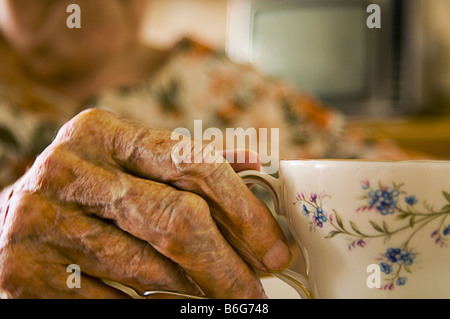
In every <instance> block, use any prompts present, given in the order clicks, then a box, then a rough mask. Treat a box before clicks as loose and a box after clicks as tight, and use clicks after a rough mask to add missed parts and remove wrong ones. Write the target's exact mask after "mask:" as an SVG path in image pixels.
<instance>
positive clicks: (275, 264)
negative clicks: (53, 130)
mask: <svg viewBox="0 0 450 319" xmlns="http://www.w3.org/2000/svg"><path fill="white" fill-rule="evenodd" d="M77 134H78V138H77V139H74V141H77V144H72V145H71V146H72V147H77V148H78V149H77V153H78V154H85V156H86V157H87V158H90V157H93V156H94V154H93V152H97V154H95V157H96V158H98V157H99V156H101V155H102V154H107V155H108V157H105V158H104V159H103V161H105V162H108V163H110V164H111V165H112V164H113V163H115V164H116V165H119V166H120V167H121V168H122V169H123V170H126V171H127V172H131V173H133V174H134V175H136V176H139V177H143V178H146V179H150V180H155V181H159V182H163V183H168V184H170V185H172V186H174V187H176V188H178V189H182V190H185V191H190V192H194V193H196V194H198V195H200V196H201V197H202V198H205V199H206V200H207V202H208V204H209V206H210V207H211V212H212V214H213V217H214V220H215V221H216V222H217V224H218V226H219V227H220V229H221V231H222V232H223V233H224V234H225V236H226V238H227V240H228V241H229V242H230V243H231V244H232V245H233V247H234V248H235V249H236V250H237V251H238V252H239V253H240V254H241V256H243V257H244V258H245V259H246V260H247V261H248V262H249V263H250V264H251V265H252V266H254V267H257V268H258V269H260V270H263V271H279V270H281V269H283V268H285V267H286V266H287V265H288V264H289V262H290V260H291V253H290V251H289V248H288V247H287V244H286V243H287V241H286V238H285V237H284V235H283V232H282V230H281V228H280V227H279V226H278V224H277V222H276V221H275V219H274V218H273V216H272V215H271V213H270V211H269V210H268V208H267V207H266V205H265V204H264V203H263V202H261V201H260V200H258V199H257V198H256V197H255V196H254V195H253V194H252V193H251V191H250V190H249V189H248V188H247V186H246V185H245V184H244V183H243V181H242V180H241V178H240V177H239V176H238V175H237V174H236V173H235V172H234V171H233V169H232V168H231V166H230V165H229V164H227V163H226V162H225V161H224V160H223V158H222V156H220V154H206V155H207V156H212V157H213V159H214V160H213V161H211V158H207V160H206V161H204V162H202V163H195V157H196V154H197V153H198V152H200V153H202V147H200V148H197V147H195V146H194V144H191V142H190V140H189V139H181V140H180V139H176V138H174V137H173V136H172V134H171V133H170V132H166V131H158V130H153V129H148V128H145V127H142V126H139V125H136V124H134V123H131V122H129V121H125V120H123V119H120V118H118V117H116V116H115V115H113V114H111V113H108V112H104V111H99V110H91V111H87V112H84V113H82V114H81V115H79V116H78V117H77V118H76V119H75V120H74V121H72V122H70V123H68V124H67V125H66V126H65V128H64V129H63V130H62V131H60V133H59V134H58V137H57V139H56V142H58V141H64V140H65V137H67V136H74V135H77ZM175 136H176V135H175ZM79 141H84V142H83V143H78V142H79ZM180 143H181V144H183V143H187V144H186V145H180ZM96 145H97V146H96ZM93 146H94V147H93ZM185 147H186V149H191V150H193V152H192V154H189V156H190V157H191V159H192V160H191V161H190V162H189V161H188V162H179V161H175V160H174V158H173V156H174V154H173V151H174V150H175V149H180V148H182V149H184V148H185ZM202 155H205V154H204V153H203V154H202ZM97 160H98V159H97ZM205 162H206V163H205ZM208 163H210V164H208Z"/></svg>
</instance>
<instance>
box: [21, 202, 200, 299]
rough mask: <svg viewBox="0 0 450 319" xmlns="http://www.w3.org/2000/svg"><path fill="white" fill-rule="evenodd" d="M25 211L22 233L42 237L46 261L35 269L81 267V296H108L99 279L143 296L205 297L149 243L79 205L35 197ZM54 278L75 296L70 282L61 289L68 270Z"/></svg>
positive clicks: (24, 204) (55, 273)
mask: <svg viewBox="0 0 450 319" xmlns="http://www.w3.org/2000/svg"><path fill="white" fill-rule="evenodd" d="M30 208H31V209H30ZM21 209H22V210H24V209H27V211H28V214H27V215H28V216H27V220H26V222H24V224H23V226H22V228H24V229H28V228H33V229H34V230H35V231H38V232H39V237H38V238H37V239H35V240H34V241H33V246H35V248H36V249H38V251H40V254H38V256H39V257H38V258H41V259H42V260H39V261H38V262H37V263H34V264H37V265H42V264H44V265H55V266H52V267H53V268H56V267H58V266H60V265H61V264H63V265H66V266H65V267H67V265H69V264H76V265H77V266H78V267H79V270H80V271H81V273H82V274H83V278H82V279H81V281H82V287H83V290H77V291H75V293H76V294H78V295H80V296H83V295H85V296H89V295H92V296H102V294H103V295H107V293H108V292H109V291H110V290H111V287H110V286H107V285H105V284H104V283H103V282H102V281H99V280H95V279H99V278H101V279H106V280H109V281H114V282H118V283H121V284H123V285H125V286H127V287H132V288H133V289H134V290H135V291H137V293H138V294H140V295H142V294H143V292H144V291H147V290H174V291H179V292H184V293H190V294H194V295H202V294H203V293H202V292H201V290H200V289H199V288H198V287H197V286H196V285H195V284H194V283H193V282H192V280H191V279H190V278H188V277H187V276H186V274H185V273H184V272H183V271H182V270H181V268H180V267H179V266H178V265H177V264H175V263H174V262H172V261H171V260H169V259H167V258H166V257H164V256H162V255H161V254H160V253H158V252H157V251H156V250H155V249H154V248H153V247H151V246H150V245H149V244H148V243H146V242H145V241H142V240H139V239H138V238H135V237H133V236H131V235H130V234H128V233H126V232H123V231H121V230H120V229H118V228H117V227H116V226H114V225H113V224H111V223H108V222H105V221H104V220H100V219H98V218H96V217H95V216H87V215H85V214H84V213H83V212H82V211H81V210H80V209H79V208H77V207H76V206H74V205H67V204H61V203H59V202H57V201H55V200H50V199H48V198H46V197H44V196H42V195H40V196H37V195H30V196H28V198H24V199H23V200H22V203H21ZM49 247H50V248H51V249H50V248H49ZM51 274H52V275H51V276H47V279H46V280H45V282H49V283H51V282H53V281H58V284H57V283H56V282H55V283H54V284H53V285H52V284H50V286H54V287H55V288H57V289H56V290H58V291H61V292H62V291H63V290H64V293H67V294H68V295H73V291H72V290H70V289H69V290H67V289H64V288H70V287H67V285H66V281H63V284H61V282H62V281H61V280H62V279H64V278H66V279H67V278H68V276H69V274H67V272H66V269H63V271H59V270H58V271H56V270H53V271H51ZM85 277H86V278H87V280H85ZM81 281H80V282H81ZM108 294H109V295H111V292H109V293H108ZM115 294H116V295H120V294H117V293H115ZM112 295H114V294H112Z"/></svg>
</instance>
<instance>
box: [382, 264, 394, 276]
mask: <svg viewBox="0 0 450 319" xmlns="http://www.w3.org/2000/svg"><path fill="white" fill-rule="evenodd" d="M380 270H381V271H382V272H384V273H385V274H386V275H389V274H390V273H391V271H392V267H391V266H390V265H389V264H388V263H385V262H382V263H381V264H380Z"/></svg>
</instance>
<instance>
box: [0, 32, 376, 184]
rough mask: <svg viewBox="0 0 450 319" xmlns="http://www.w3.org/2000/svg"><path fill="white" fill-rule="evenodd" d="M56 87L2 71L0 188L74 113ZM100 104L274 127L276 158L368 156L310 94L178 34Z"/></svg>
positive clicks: (161, 119) (146, 119) (150, 120)
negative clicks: (153, 64)
mask: <svg viewBox="0 0 450 319" xmlns="http://www.w3.org/2000/svg"><path fill="white" fill-rule="evenodd" d="M64 103H72V102H71V101H70V100H68V99H66V98H65V97H62V96H60V95H58V94H56V93H55V92H50V91H48V90H46V89H44V88H41V87H36V86H26V85H24V84H23V83H15V82H14V81H13V80H11V79H10V78H7V77H1V76H0V187H3V186H6V185H7V184H9V183H11V182H13V181H15V180H16V179H17V178H18V177H20V176H21V175H22V174H23V172H24V169H25V167H26V166H27V165H30V164H31V163H32V161H33V160H34V158H35V157H36V155H37V154H39V153H40V152H41V151H42V150H43V149H44V148H45V147H46V146H47V145H48V144H49V143H51V141H52V139H53V137H54V136H55V134H56V132H57V130H58V128H59V127H60V126H61V125H62V124H63V123H65V122H66V121H67V120H69V119H70V118H71V117H73V116H74V115H75V114H67V113H64V109H74V108H58V106H60V105H64ZM93 106H95V107H101V108H105V109H109V110H111V111H113V112H115V113H117V114H121V115H123V116H126V117H130V118H133V119H136V120H138V121H140V122H143V123H144V124H146V125H148V126H152V127H157V128H165V129H168V130H173V129H175V128H177V127H184V128H187V129H189V130H191V132H192V130H193V125H194V120H202V127H203V129H206V128H208V127H214V128H219V129H223V130H224V129H226V128H243V129H247V128H250V127H251V128H255V129H257V130H258V129H259V128H268V129H269V128H279V149H280V157H281V158H287V157H289V158H294V157H295V158H373V157H377V150H376V149H375V148H373V147H371V146H370V143H369V142H368V141H367V139H365V138H362V137H361V136H360V132H349V131H347V130H344V118H343V116H342V115H341V114H340V113H339V112H337V111H335V110H333V109H332V108H330V107H325V106H323V105H322V104H321V103H320V102H319V101H318V100H316V99H315V98H314V97H313V96H312V95H310V94H307V93H304V92H301V91H300V90H299V89H298V88H295V87H294V86H292V85H290V84H289V83H286V82H283V81H282V80H280V79H276V78H272V77H269V76H267V75H263V74H262V73H260V72H259V71H257V70H256V69H255V68H253V67H251V66H248V65H241V64H237V63H234V62H232V61H231V60H229V59H228V58H227V57H226V55H225V54H224V53H223V52H218V51H214V50H212V49H210V48H209V47H207V46H204V45H202V44H199V43H197V42H194V41H192V40H190V39H187V38H186V39H182V40H181V41H179V42H178V43H177V44H176V45H175V46H174V47H173V49H172V50H171V54H170V57H169V59H168V60H167V61H166V62H165V63H164V65H162V66H161V67H160V68H159V69H158V71H157V73H156V74H153V75H152V76H151V77H150V78H148V79H147V80H146V81H144V82H142V83H140V84H139V85H136V86H133V87H120V88H115V89H110V90H106V91H104V92H100V93H99V94H98V96H97V97H96V99H95V100H94V101H92V103H90V104H89V105H86V106H85V107H93Z"/></svg>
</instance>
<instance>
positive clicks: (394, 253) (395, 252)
mask: <svg viewBox="0 0 450 319" xmlns="http://www.w3.org/2000/svg"><path fill="white" fill-rule="evenodd" d="M401 252H402V250H401V249H400V248H388V250H387V251H386V254H385V256H386V258H387V259H388V260H389V261H391V262H393V263H396V262H397V259H398V256H399V255H400V253H401Z"/></svg>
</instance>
